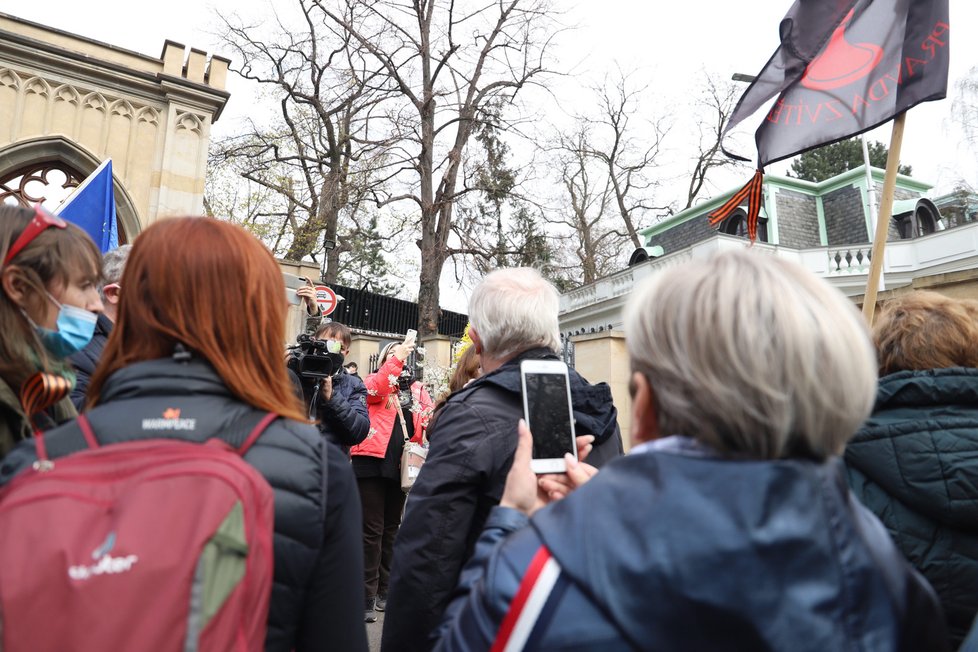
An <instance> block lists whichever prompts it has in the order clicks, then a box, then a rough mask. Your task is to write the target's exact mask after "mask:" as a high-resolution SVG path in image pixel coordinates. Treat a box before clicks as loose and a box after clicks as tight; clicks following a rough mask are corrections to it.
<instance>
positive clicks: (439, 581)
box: [382, 268, 622, 652]
mask: <svg viewBox="0 0 978 652" xmlns="http://www.w3.org/2000/svg"><path fill="white" fill-rule="evenodd" d="M558 308H559V298H558V295H557V290H556V289H555V288H554V287H553V285H551V284H550V283H548V282H547V281H546V280H545V279H544V278H543V277H542V276H540V274H539V273H538V272H537V271H535V270H533V269H530V268H516V269H503V270H497V271H495V272H492V273H491V274H489V275H488V276H486V278H485V279H484V280H483V281H482V282H481V283H480V284H479V285H478V286H477V287H476V288H475V290H474V291H473V293H472V297H471V298H470V299H469V320H470V324H471V327H470V329H469V332H470V335H471V337H472V342H473V346H475V348H476V352H478V353H479V356H480V361H481V364H482V371H483V376H481V377H480V378H479V379H477V380H475V381H473V382H472V383H470V384H469V385H467V386H466V387H465V388H463V389H462V390H460V391H458V392H456V393H455V394H452V396H451V397H449V399H448V401H447V402H446V404H445V406H444V407H443V408H442V410H441V411H440V412H439V413H438V414H437V415H436V416H435V419H434V423H433V426H432V427H431V430H430V431H429V435H428V436H429V439H430V441H431V450H430V451H429V453H428V460H427V462H426V463H425V466H424V467H423V469H422V472H421V475H420V476H419V478H418V480H417V482H416V483H415V485H414V488H413V489H412V490H411V494H410V496H409V497H408V502H407V509H406V512H405V515H404V521H403V524H402V525H401V530H400V532H399V533H398V536H397V542H396V543H395V545H394V559H393V563H392V565H391V566H392V569H391V573H392V574H391V582H390V595H389V599H388V601H387V606H386V610H387V613H386V614H385V622H384V634H383V642H382V647H383V649H385V650H391V651H397V652H401V651H412V650H427V649H429V648H430V647H431V643H430V642H429V640H428V636H429V634H430V633H431V631H432V630H433V629H434V628H435V626H436V625H437V624H438V622H439V620H440V619H441V616H442V612H443V610H444V608H445V607H446V606H447V604H448V601H449V598H450V595H451V591H452V589H453V588H454V587H455V584H456V583H457V581H458V577H459V573H460V572H461V570H462V566H463V565H464V564H465V562H466V561H467V560H468V559H469V557H471V556H472V551H473V547H474V545H475V542H476V539H477V538H478V536H479V533H480V532H481V531H482V526H483V524H484V523H485V520H486V517H487V516H488V514H489V511H490V510H491V509H492V508H493V507H494V506H495V505H496V504H498V503H499V499H500V498H501V496H502V491H503V485H504V484H505V481H506V474H507V473H508V472H509V468H510V465H511V464H512V462H513V453H514V452H515V450H516V441H517V432H516V426H517V423H518V422H519V419H520V418H521V416H522V415H523V404H522V393H521V387H520V362H521V361H522V360H527V359H545V358H549V359H556V357H557V356H556V351H557V350H558V347H559V343H560V336H559V330H558V324H557V312H558ZM570 382H571V396H572V402H573V407H574V419H575V423H576V426H575V427H576V430H577V432H578V433H579V434H586V435H593V436H594V442H593V450H592V452H591V453H590V456H589V457H588V461H589V462H590V463H591V464H594V465H596V466H600V465H601V464H602V463H603V462H605V461H607V460H609V459H611V458H613V457H617V456H618V455H621V453H622V444H621V433H620V431H619V430H618V424H617V416H618V412H617V410H616V409H615V406H614V404H613V402H612V398H611V390H610V388H609V387H608V385H607V384H605V383H601V384H598V385H591V384H589V383H588V382H587V381H586V380H584V379H583V378H582V377H581V376H580V375H579V374H577V373H575V372H574V371H573V370H571V372H570Z"/></svg>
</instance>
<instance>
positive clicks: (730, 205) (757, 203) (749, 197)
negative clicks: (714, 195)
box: [708, 169, 764, 242]
mask: <svg viewBox="0 0 978 652" xmlns="http://www.w3.org/2000/svg"><path fill="white" fill-rule="evenodd" d="M763 191H764V171H763V170H760V169H759V170H757V172H755V173H754V177H753V178H752V179H751V180H750V181H749V182H748V183H747V185H746V186H744V187H743V188H741V189H740V190H738V191H737V192H735V193H734V195H733V197H731V198H730V199H728V200H727V203H726V204H724V205H723V206H721V207H720V208H718V209H716V210H715V211H713V212H711V213H710V214H709V215H708V217H709V218H710V225H711V226H715V225H717V224H719V223H720V222H722V221H724V220H725V219H727V218H728V217H730V216H731V215H733V213H734V211H736V210H737V208H739V207H740V205H741V204H743V203H744V200H746V201H747V236H748V237H749V238H750V241H751V242H754V241H755V240H757V216H758V215H759V214H760V212H761V200H762V198H763V196H764V193H763Z"/></svg>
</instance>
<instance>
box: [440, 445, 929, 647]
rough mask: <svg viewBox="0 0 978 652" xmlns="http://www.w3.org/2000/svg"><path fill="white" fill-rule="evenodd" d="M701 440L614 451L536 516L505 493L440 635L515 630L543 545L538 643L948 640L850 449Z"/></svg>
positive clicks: (915, 643)
mask: <svg viewBox="0 0 978 652" xmlns="http://www.w3.org/2000/svg"><path fill="white" fill-rule="evenodd" d="M688 441H690V440H685V438H680V437H670V438H667V439H666V440H662V441H660V442H657V444H660V445H656V446H652V447H650V448H651V450H646V451H643V452H638V453H636V454H633V455H629V456H628V457H626V458H623V459H622V460H619V461H617V462H615V463H614V464H612V465H611V466H610V467H609V468H607V469H606V470H604V471H602V472H601V473H600V474H598V476H597V477H595V478H594V479H592V480H591V481H590V482H589V483H588V484H587V485H585V486H584V487H582V488H581V489H578V490H577V491H575V492H574V493H573V494H571V495H570V496H568V497H567V498H566V499H565V500H562V501H559V502H557V503H556V504H553V505H551V506H549V507H547V508H544V509H542V510H540V511H539V512H538V513H537V514H536V515H535V516H534V517H533V518H532V519H531V520H530V522H529V527H523V528H522V529H518V530H516V531H515V532H513V530H514V529H515V528H517V527H519V526H520V524H521V523H525V522H526V518H525V517H524V516H522V515H521V514H519V513H518V512H515V511H514V510H511V509H506V508H496V511H495V512H494V513H493V515H492V516H491V517H490V520H489V522H488V523H487V529H486V531H485V533H484V534H483V537H482V539H480V542H479V548H478V552H477V554H476V557H474V558H473V561H472V563H471V564H470V565H469V566H468V567H467V568H466V570H465V572H464V574H463V580H462V583H461V585H460V587H459V590H458V591H457V592H456V595H455V598H454V600H453V602H452V604H451V606H450V608H449V610H448V612H447V614H446V620H445V622H444V623H443V625H442V627H441V628H440V629H439V632H438V634H439V635H440V639H439V643H438V646H437V648H436V649H437V650H439V651H444V652H448V651H456V650H488V649H489V647H490V646H491V645H492V644H493V641H494V640H496V638H497V636H505V635H506V634H507V632H508V631H509V630H508V628H503V627H501V623H502V622H503V619H504V617H505V616H506V615H507V612H508V610H509V609H510V603H511V602H512V601H513V598H514V596H515V595H516V594H517V591H518V589H520V588H521V581H522V580H523V578H524V576H525V575H532V570H528V566H530V563H531V560H532V559H534V558H535V557H537V556H538V555H540V554H541V553H543V554H544V555H549V556H550V557H552V559H553V561H554V562H556V563H555V565H554V566H553V567H552V568H553V569H555V570H556V572H557V575H556V577H554V576H551V579H553V580H554V585H553V588H552V589H551V590H550V591H549V599H547V601H546V602H544V604H543V609H542V611H541V614H540V616H539V618H538V619H537V626H536V628H534V629H532V630H531V631H530V633H529V639H528V642H527V644H526V647H525V648H523V649H526V650H571V649H572V650H576V651H581V652H584V651H591V650H593V651H595V652H597V651H602V652H603V651H605V650H657V651H658V650H724V651H728V650H743V651H744V652H747V651H756V650H785V651H788V650H790V651H791V652H806V651H811V652H815V651H818V652H822V651H824V650H864V651H866V652H874V651H878V652H884V651H885V652H892V651H896V650H908V651H909V650H946V649H947V647H946V639H945V633H944V626H943V623H942V620H941V617H940V609H939V606H938V604H937V600H936V597H935V596H934V594H933V592H932V591H931V590H930V587H928V586H927V583H926V582H924V581H923V580H922V579H921V578H920V576H919V575H917V574H916V573H915V572H914V571H913V569H911V568H910V567H909V565H908V564H907V563H906V561H905V560H903V559H902V557H901V556H900V555H899V553H898V552H897V551H896V550H895V549H894V547H893V544H892V542H890V540H889V538H888V537H887V535H886V531H885V530H884V529H883V528H882V527H881V526H880V524H879V522H878V521H877V520H876V519H875V518H874V517H873V516H872V514H870V513H869V512H868V511H866V510H865V509H864V508H863V507H862V506H861V505H859V504H858V502H857V501H855V500H854V499H853V498H852V497H851V496H850V494H849V491H848V488H847V487H846V484H845V476H844V473H843V470H842V467H841V464H839V462H838V460H830V461H828V462H826V463H822V464H819V463H814V462H809V461H800V460H784V461H735V460H730V459H722V458H718V457H714V456H712V455H709V454H703V453H702V452H700V451H697V450H696V448H695V447H689V446H685V445H684V444H683V442H688ZM732 488H736V489H735V490H731V489H732ZM508 532H513V534H512V535H511V536H509V537H508V538H506V539H505V541H502V543H500V544H499V545H496V544H497V543H498V542H499V541H500V540H501V539H502V538H504V537H505V535H506V534H507V533H508ZM538 581H539V580H538ZM540 583H541V584H543V582H542V581H540ZM545 595H546V594H545ZM539 597H540V596H539V594H538V595H536V596H534V598H539ZM532 599H533V598H531V600H532ZM517 608H518V607H517ZM525 610H526V611H530V605H529V604H528V605H527V606H526V607H525ZM513 635H514V636H515V635H517V634H516V632H515V631H514V633H513Z"/></svg>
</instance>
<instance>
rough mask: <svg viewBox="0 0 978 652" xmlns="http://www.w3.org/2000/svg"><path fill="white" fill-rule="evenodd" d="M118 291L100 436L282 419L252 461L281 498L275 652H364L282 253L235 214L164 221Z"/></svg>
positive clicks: (338, 471)
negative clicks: (294, 346) (293, 327)
mask: <svg viewBox="0 0 978 652" xmlns="http://www.w3.org/2000/svg"><path fill="white" fill-rule="evenodd" d="M229 279H230V280H233V282H229ZM121 285H122V288H123V292H124V293H125V295H126V299H125V300H123V301H122V303H121V304H120V312H119V318H118V321H117V322H116V325H115V331H114V332H113V334H112V337H111V338H110V339H109V343H108V345H107V346H106V349H105V352H104V356H103V360H102V363H101V364H100V365H99V368H98V369H97V370H96V372H95V375H94V376H93V377H92V381H91V385H90V389H89V397H88V404H87V408H88V418H89V420H90V422H91V424H92V428H93V430H94V432H95V433H96V435H97V436H98V438H99V440H100V442H101V443H102V444H111V443H115V442H123V441H130V440H135V439H142V438H156V437H169V438H174V437H176V438H180V439H183V440H186V441H191V442H204V441H206V440H207V439H209V438H212V437H218V438H220V437H221V436H222V433H226V432H227V431H228V429H229V428H231V427H232V424H235V423H236V422H238V421H239V420H240V419H241V417H242V416H243V415H247V414H248V413H253V412H255V411H262V412H275V413H277V414H279V415H281V417H282V418H280V419H278V420H276V421H275V422H273V423H272V424H271V425H270V426H269V427H268V429H267V430H266V431H265V432H264V433H263V434H262V436H261V437H259V438H258V440H257V442H256V443H255V444H254V446H252V447H251V449H250V450H249V451H248V452H247V454H246V455H245V456H244V460H245V461H246V462H248V463H250V464H252V465H253V466H254V467H255V468H256V469H258V471H260V472H261V474H262V475H263V476H264V477H265V479H266V480H268V482H269V484H270V485H271V487H272V490H273V492H274V499H275V533H274V578H273V587H272V595H271V604H270V610H269V614H268V631H267V638H266V641H265V649H266V650H267V651H269V652H290V651H292V650H295V651H296V652H306V651H318V650H324V649H336V650H353V651H363V652H365V651H366V650H367V638H366V630H365V627H364V625H363V621H362V620H361V613H362V612H361V605H362V604H363V600H364V594H363V552H362V547H361V541H360V532H361V523H360V503H359V500H358V497H357V491H356V485H355V484H354V479H353V472H352V470H351V468H350V464H349V462H348V461H347V459H346V457H345V456H344V455H343V454H342V452H341V451H340V450H339V449H338V448H336V446H334V445H333V444H331V443H329V442H328V441H326V439H325V438H323V437H322V436H321V435H320V434H319V432H318V431H317V430H316V428H315V427H313V426H312V425H311V424H309V423H308V421H306V420H305V413H304V410H303V409H302V406H301V404H300V402H299V400H298V399H297V397H296V396H295V394H294V393H293V390H292V387H291V385H290V383H289V380H288V377H287V375H286V370H285V366H284V365H283V364H282V359H281V356H280V355H279V353H278V352H279V351H280V347H281V343H282V337H283V335H284V327H285V311H286V298H285V289H284V287H283V285H282V276H281V272H280V271H279V268H278V265H277V263H276V262H275V259H274V258H272V255H271V254H270V253H269V252H268V250H267V249H266V248H265V247H264V245H262V244H261V242H259V241H258V240H257V239H255V237H254V236H252V235H251V234H249V233H247V232H246V231H245V230H244V229H242V228H240V227H238V226H236V225H233V224H230V223H228V222H221V221H218V220H215V219H211V218H179V219H168V220H163V221H160V222H157V223H155V224H153V225H152V226H150V227H149V228H148V229H146V231H144V232H143V233H142V234H141V235H140V236H139V239H138V240H137V241H136V243H135V244H134V246H133V249H132V254H131V256H130V258H129V261H128V263H127V266H126V271H125V273H124V274H123V279H122V284H121ZM145 297H152V298H153V300H152V301H151V302H150V301H145V300H143V299H144V298H145ZM45 443H46V445H47V449H48V451H49V453H50V454H51V457H52V458H57V457H58V456H60V455H65V454H68V453H71V452H73V451H76V450H79V449H81V448H83V447H84V438H83V437H81V436H80V435H79V429H78V427H77V425H75V423H71V424H68V425H65V426H62V427H60V428H56V429H54V430H52V431H50V432H49V433H47V434H46V436H45ZM34 459H35V453H34V446H33V445H32V442H29V441H28V442H24V443H23V445H21V446H19V447H17V448H16V449H15V450H14V451H13V452H12V453H11V454H10V455H8V456H7V458H6V459H5V460H4V463H3V465H2V467H0V482H7V481H9V480H10V479H11V478H12V477H13V476H15V475H16V474H17V473H18V472H28V473H30V472H33V471H32V470H30V467H31V464H32V462H33V461H34ZM188 554H190V551H188ZM107 617H111V614H108V615H107ZM145 647H146V648H147V649H151V648H152V641H147V642H146V646H145Z"/></svg>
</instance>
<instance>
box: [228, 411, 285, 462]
mask: <svg viewBox="0 0 978 652" xmlns="http://www.w3.org/2000/svg"><path fill="white" fill-rule="evenodd" d="M276 419H278V415H277V414H275V413H274V412H259V411H257V410H255V411H251V412H248V413H247V414H245V415H244V416H243V417H241V418H240V419H238V420H237V421H235V422H234V423H232V424H231V425H230V426H228V429H227V430H224V431H222V432H221V435H220V437H217V439H220V440H221V441H223V442H225V443H226V444H228V445H229V446H231V447H232V448H233V449H235V450H236V451H237V453H238V455H241V456H242V457H243V456H244V454H245V453H247V452H248V450H249V449H250V448H251V447H252V446H253V445H254V444H255V442H256V441H258V438H259V437H261V435H262V433H263V432H265V430H266V429H267V428H268V426H270V425H271V424H272V422H273V421H275V420H276Z"/></svg>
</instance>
